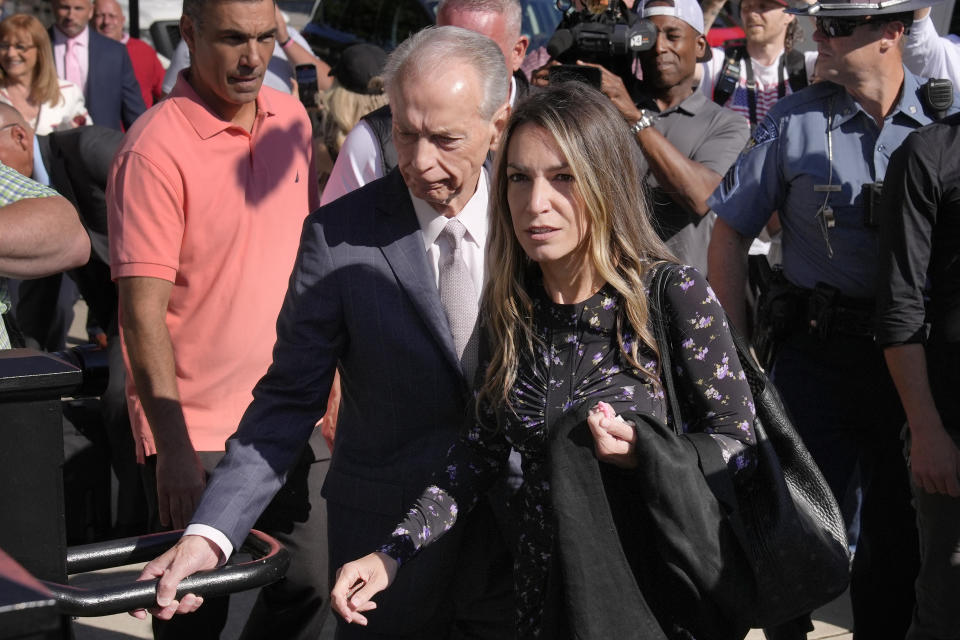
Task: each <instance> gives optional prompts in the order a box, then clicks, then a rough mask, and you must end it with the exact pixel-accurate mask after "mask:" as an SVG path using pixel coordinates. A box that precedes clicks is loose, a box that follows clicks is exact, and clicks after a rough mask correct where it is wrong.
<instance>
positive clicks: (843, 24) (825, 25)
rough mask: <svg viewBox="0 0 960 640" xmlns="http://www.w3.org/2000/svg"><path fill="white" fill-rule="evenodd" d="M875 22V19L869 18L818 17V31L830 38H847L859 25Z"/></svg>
mask: <svg viewBox="0 0 960 640" xmlns="http://www.w3.org/2000/svg"><path fill="white" fill-rule="evenodd" d="M868 23H874V24H875V21H874V20H871V19H870V18H869V17H867V18H830V17H820V16H818V17H817V31H819V32H820V33H822V34H823V35H825V36H827V37H828V38H846V37H847V36H849V35H851V34H852V33H853V31H854V29H856V28H857V27H859V26H860V25H862V24H868Z"/></svg>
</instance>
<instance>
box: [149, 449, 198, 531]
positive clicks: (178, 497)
mask: <svg viewBox="0 0 960 640" xmlns="http://www.w3.org/2000/svg"><path fill="white" fill-rule="evenodd" d="M206 486H207V479H206V475H205V473H204V471H203V466H202V465H201V464H200V460H199V459H198V458H197V453H196V452H195V451H194V450H193V448H192V447H191V448H189V449H188V448H186V447H180V448H178V449H175V450H171V451H163V450H160V451H158V452H157V506H158V508H159V511H160V524H162V525H163V526H165V527H171V528H173V529H183V528H184V527H186V526H187V525H188V524H189V523H190V518H192V517H193V512H194V510H196V508H197V504H198V503H199V502H200V496H201V494H203V490H204V488H205V487H206Z"/></svg>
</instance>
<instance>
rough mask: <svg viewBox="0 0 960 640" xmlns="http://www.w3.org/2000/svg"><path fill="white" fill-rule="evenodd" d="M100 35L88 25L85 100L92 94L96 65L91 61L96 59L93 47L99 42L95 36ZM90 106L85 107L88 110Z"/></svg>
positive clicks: (88, 100) (94, 84) (95, 79)
mask: <svg viewBox="0 0 960 640" xmlns="http://www.w3.org/2000/svg"><path fill="white" fill-rule="evenodd" d="M98 37H100V34H98V33H96V32H95V31H94V30H93V28H92V27H90V39H89V40H87V90H86V91H84V96H83V97H84V99H85V100H86V101H87V102H90V96H92V95H94V92H93V88H94V87H95V86H97V85H96V82H97V65H95V64H93V61H94V60H96V59H98V57H99V56H97V54H96V52H95V51H94V49H97V48H98V47H99V46H100V43H99V42H98V41H97V38H98ZM120 81H121V79H120V78H117V83H119V82H120ZM89 109H90V107H89V106H88V107H87V110H89Z"/></svg>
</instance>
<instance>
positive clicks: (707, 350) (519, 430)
mask: <svg viewBox="0 0 960 640" xmlns="http://www.w3.org/2000/svg"><path fill="white" fill-rule="evenodd" d="M667 290H668V293H667V296H668V302H669V307H670V309H669V320H670V326H671V327H672V331H673V335H672V337H671V343H672V344H674V345H675V350H674V353H673V362H674V363H675V366H676V376H677V386H678V392H679V393H683V394H684V396H685V397H684V398H682V401H683V402H685V406H686V407H690V410H689V411H685V414H686V415H688V416H697V419H696V421H695V422H693V423H689V424H684V425H683V428H684V430H685V431H702V432H706V433H709V434H711V435H712V437H713V438H714V440H715V441H716V443H717V446H719V447H720V450H721V452H722V454H723V457H724V459H725V460H726V461H727V464H728V466H729V468H730V469H731V471H733V472H734V473H737V472H738V471H739V470H741V469H744V468H746V467H749V466H750V465H751V463H752V461H753V457H752V450H751V445H753V444H755V442H756V441H755V439H754V433H753V428H752V425H753V418H754V415H755V414H754V407H753V399H752V396H751V394H750V389H749V386H748V384H747V381H746V377H745V376H744V373H743V371H742V369H741V368H740V363H739V361H738V359H737V356H736V348H735V347H734V345H733V341H732V339H731V338H730V334H729V331H728V328H727V325H726V321H725V316H724V313H723V310H722V309H721V307H720V303H719V302H718V301H717V298H716V295H715V294H714V293H713V291H712V290H711V289H710V286H709V285H708V284H707V282H706V280H705V279H704V278H703V276H702V275H700V273H698V272H697V271H696V270H695V269H693V268H692V267H684V268H682V269H679V270H678V272H677V275H675V276H672V277H671V281H670V283H669V286H668V287H667ZM531 293H532V294H533V296H532V297H533V299H534V318H533V322H534V328H535V331H536V334H537V336H538V337H539V338H540V344H539V345H536V346H535V353H534V354H528V355H526V356H525V357H521V361H520V366H519V369H518V374H517V381H516V384H515V385H514V388H513V390H512V401H513V407H514V410H513V412H509V411H508V412H500V413H501V415H503V416H505V417H504V418H503V422H504V424H503V425H502V427H501V428H497V427H496V426H495V424H496V419H495V417H494V416H493V415H492V414H493V412H492V411H489V410H487V411H486V412H483V411H482V412H481V416H482V419H481V420H479V421H478V422H477V424H475V425H474V426H473V427H472V428H470V429H469V430H467V431H466V432H465V433H464V434H463V435H462V436H461V438H460V440H459V441H458V442H457V443H456V444H454V445H453V446H452V447H451V449H450V451H449V453H448V456H447V466H446V468H445V469H444V470H443V471H442V472H441V473H439V474H437V475H435V477H434V482H435V483H434V484H433V485H432V486H430V487H428V488H427V489H426V490H425V491H424V492H423V494H422V495H421V496H420V498H419V499H418V500H417V502H416V504H415V505H414V507H413V508H412V509H411V510H410V511H409V512H408V514H407V516H406V518H405V519H404V521H403V522H402V523H400V525H399V526H398V527H397V528H396V530H395V531H394V532H393V535H392V537H391V538H390V540H389V542H388V543H387V544H385V545H384V546H383V547H381V548H380V551H382V552H384V553H386V554H387V555H389V556H391V557H393V558H395V559H396V560H397V561H398V562H399V563H400V564H402V563H403V562H404V561H406V560H408V559H409V558H410V557H412V556H413V555H414V554H415V553H416V552H417V551H419V550H420V549H421V548H422V547H424V546H425V545H427V544H429V543H430V542H432V541H433V540H435V539H437V538H439V537H440V536H441V535H442V534H443V533H444V532H445V531H447V530H449V529H450V528H451V527H452V526H453V525H454V523H455V522H456V520H457V514H458V513H459V512H460V511H461V510H464V511H466V510H469V509H470V508H472V507H473V505H474V504H475V503H476V502H477V500H478V499H479V497H480V496H482V495H483V494H484V492H485V491H486V490H487V489H488V488H489V487H490V486H491V485H492V483H493V482H494V481H495V480H496V478H497V477H498V475H499V472H500V470H501V469H502V468H503V467H504V465H505V464H506V460H507V457H508V456H509V453H510V449H511V447H513V448H514V449H516V450H517V451H518V452H519V453H520V455H521V458H522V461H523V462H522V469H523V485H522V487H521V489H520V490H519V492H518V497H517V499H519V500H520V505H519V514H520V522H519V526H518V528H519V537H518V545H519V546H518V549H516V553H515V567H514V582H515V587H516V598H517V615H518V637H521V638H528V637H538V636H539V635H540V629H541V619H542V613H543V605H544V598H545V595H546V594H545V592H546V588H547V578H548V574H549V572H550V564H551V559H552V556H553V554H554V520H553V517H552V511H551V500H550V483H549V477H550V476H549V469H548V467H547V465H548V461H547V450H548V439H549V433H550V429H551V425H552V424H554V423H555V421H556V420H557V418H559V417H561V416H563V415H565V414H567V413H568V412H570V411H576V410H577V409H578V408H580V407H581V406H582V405H583V404H584V403H589V406H593V405H595V404H596V403H597V402H599V401H601V400H602V401H604V402H607V403H609V404H610V405H612V406H613V408H614V410H615V411H616V412H617V413H618V414H619V413H623V412H626V411H630V412H635V413H639V414H645V415H651V416H654V417H656V418H658V419H660V420H662V421H666V420H667V407H666V400H665V398H664V394H663V390H662V389H661V387H660V385H658V384H653V383H652V382H651V381H650V380H649V379H648V377H647V376H646V375H645V374H643V372H641V371H638V370H636V369H634V368H632V367H630V366H629V365H628V364H627V363H626V362H625V359H624V358H623V357H622V355H621V351H620V348H619V346H618V344H617V337H616V332H615V326H616V319H617V317H618V314H619V313H620V297H619V295H618V294H617V293H616V291H615V290H614V289H613V288H612V287H610V286H609V285H607V286H605V287H603V288H602V289H601V290H600V291H599V292H598V293H597V294H595V295H594V296H592V297H591V298H589V299H588V300H586V301H584V302H580V303H577V304H569V305H568V304H556V303H554V302H552V301H550V300H549V298H548V297H547V295H546V293H545V292H544V291H543V289H542V288H540V287H538V290H537V291H533V292H531ZM631 340H633V336H631V335H629V334H625V335H624V341H625V342H626V343H629V342H630V341H631ZM640 355H641V361H642V362H643V365H644V367H645V368H647V369H648V370H655V366H656V358H655V356H654V355H653V353H652V352H651V351H649V350H648V349H646V348H641V349H640Z"/></svg>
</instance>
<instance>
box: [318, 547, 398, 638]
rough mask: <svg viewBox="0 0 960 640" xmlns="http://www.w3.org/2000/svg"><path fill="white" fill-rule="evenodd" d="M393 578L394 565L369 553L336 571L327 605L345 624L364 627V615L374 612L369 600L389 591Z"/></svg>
mask: <svg viewBox="0 0 960 640" xmlns="http://www.w3.org/2000/svg"><path fill="white" fill-rule="evenodd" d="M396 575H397V561H396V560H394V559H393V558H391V557H390V556H388V555H387V554H385V553H379V552H377V553H371V554H369V555H365V556H363V557H362V558H360V559H359V560H354V561H353V562H348V563H347V564H345V565H343V566H342V567H340V569H338V570H337V583H336V584H335V585H333V590H332V591H331V592H330V604H331V606H332V607H333V610H334V611H336V612H337V613H338V614H339V615H340V617H341V618H343V619H344V620H346V621H347V622H351V623H356V624H359V625H366V624H367V619H366V617H364V616H363V615H362V614H363V612H365V611H370V610H372V609H376V608H377V603H376V602H373V601H372V600H370V598H372V597H373V596H374V595H376V594H377V593H379V592H381V591H383V590H384V589H386V588H387V587H389V586H390V584H391V583H392V582H393V579H394V578H395V577H396Z"/></svg>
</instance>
